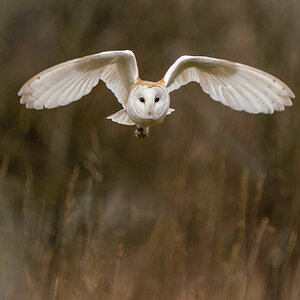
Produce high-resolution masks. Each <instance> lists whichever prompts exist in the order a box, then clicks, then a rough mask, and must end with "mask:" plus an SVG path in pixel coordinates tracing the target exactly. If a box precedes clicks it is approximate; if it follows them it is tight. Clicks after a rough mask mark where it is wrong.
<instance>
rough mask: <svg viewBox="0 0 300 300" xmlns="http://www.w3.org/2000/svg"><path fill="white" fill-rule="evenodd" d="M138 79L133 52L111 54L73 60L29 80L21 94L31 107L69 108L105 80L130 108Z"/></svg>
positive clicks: (121, 101)
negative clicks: (63, 106) (133, 86)
mask: <svg viewBox="0 0 300 300" xmlns="http://www.w3.org/2000/svg"><path fill="white" fill-rule="evenodd" d="M137 77H138V68H137V63H136V59H135V56H134V54H133V52H132V51H129V50H125V51H107V52H101V53H98V54H94V55H89V56H84V57H82V58H77V59H73V60H70V61H67V62H64V63H61V64H59V65H56V66H54V67H52V68H49V69H47V70H45V71H43V72H41V73H39V74H37V75H35V76H34V77H32V78H31V79H30V80H28V81H27V82H26V83H25V84H24V85H23V86H22V88H21V90H20V91H19V93H18V95H19V96H22V97H21V100H20V102H21V103H22V104H26V107H27V108H34V109H43V108H54V107H57V106H61V105H67V104H69V103H71V102H73V101H76V100H79V99H80V98H81V97H83V96H84V95H86V94H88V93H89V92H90V91H91V90H92V88H93V87H94V86H95V85H97V84H98V82H99V80H100V79H101V80H103V81H104V82H105V84H106V86H107V87H108V88H109V89H110V90H111V91H112V92H113V93H114V94H115V96H116V97H117V99H118V101H119V102H120V103H121V104H122V105H123V106H126V104H127V100H128V94H129V92H130V89H131V87H132V85H133V84H134V82H135V80H136V79H137Z"/></svg>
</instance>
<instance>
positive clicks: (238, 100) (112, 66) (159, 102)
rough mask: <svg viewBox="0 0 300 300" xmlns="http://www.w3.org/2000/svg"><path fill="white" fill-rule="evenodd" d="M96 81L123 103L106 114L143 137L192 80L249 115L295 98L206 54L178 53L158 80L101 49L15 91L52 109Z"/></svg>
mask: <svg viewBox="0 0 300 300" xmlns="http://www.w3.org/2000/svg"><path fill="white" fill-rule="evenodd" d="M100 79H101V80H103V81H104V82H105V84H106V86H107V87H108V88H109V89H110V90H111V91H112V92H113V93H114V95H115V96H116V98H117V99H118V101H119V102H120V104H121V105H122V107H123V108H122V109H121V110H120V111H118V112H116V113H114V114H113V115H111V116H109V117H107V118H108V119H111V120H112V121H114V122H116V123H119V124H123V125H135V126H136V130H135V134H136V136H137V137H140V138H144V137H146V136H148V135H149V128H150V127H151V126H154V125H158V124H160V123H162V122H163V121H164V119H165V117H166V116H167V115H169V114H171V113H172V112H173V111H174V109H172V108H170V96H169V93H170V92H172V91H174V90H176V89H178V88H179V87H180V86H182V85H185V84H187V83H189V82H192V81H196V82H198V83H199V84H200V86H201V87H202V89H203V91H204V92H205V93H207V94H209V95H210V97H211V98H212V99H214V100H216V101H220V102H221V103H223V104H225V105H227V106H229V107H231V108H233V109H235V110H239V111H242V110H244V111H246V112H249V113H254V114H256V113H266V114H267V113H269V114H271V113H273V112H274V111H276V110H277V111H281V110H284V107H285V106H291V105H292V101H291V98H294V97H295V95H294V93H293V92H292V90H291V89H290V88H289V87H288V86H287V85H286V84H284V83H283V82H282V81H280V80H279V79H277V78H276V77H274V76H272V75H270V74H267V73H265V72H263V71H260V70H258V69H255V68H253V67H250V66H247V65H243V64H240V63H236V62H231V61H227V60H223V59H217V58H210V57H206V56H187V55H184V56H181V57H180V58H178V59H177V60H176V61H175V63H174V64H173V65H172V66H171V67H170V68H169V69H168V70H167V72H166V74H165V75H164V77H163V78H162V79H161V80H160V81H157V82H151V81H144V80H141V79H140V78H139V74H138V67H137V63H136V59H135V56H134V54H133V52H132V51H129V50H124V51H107V52H101V53H98V54H94V55H89V56H84V57H82V58H78V59H73V60H70V61H67V62H64V63H61V64H58V65H56V66H54V67H52V68H49V69H47V70H45V71H43V72H41V73H39V74H37V75H35V76H34V77H32V78H31V79H30V80H29V81H27V82H26V83H25V84H24V85H23V86H22V88H21V89H20V91H19V93H18V95H19V96H21V100H20V103H22V104H26V108H34V109H44V108H54V107H57V106H62V105H67V104H69V103H71V102H73V101H76V100H79V99H80V98H82V97H83V96H84V95H86V94H88V93H90V91H91V90H92V88H93V87H94V86H95V85H97V84H98V82H99V80H100Z"/></svg>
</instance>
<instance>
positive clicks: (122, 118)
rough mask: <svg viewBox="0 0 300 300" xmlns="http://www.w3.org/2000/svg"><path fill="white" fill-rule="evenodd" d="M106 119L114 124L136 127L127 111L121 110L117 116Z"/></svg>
mask: <svg viewBox="0 0 300 300" xmlns="http://www.w3.org/2000/svg"><path fill="white" fill-rule="evenodd" d="M106 119H110V120H112V121H113V122H116V123H119V124H122V125H129V126H131V125H135V123H134V122H133V121H132V120H131V119H130V117H129V116H128V114H127V112H126V110H125V109H121V110H119V111H118V112H116V113H115V114H113V115H111V116H109V117H107V118H106Z"/></svg>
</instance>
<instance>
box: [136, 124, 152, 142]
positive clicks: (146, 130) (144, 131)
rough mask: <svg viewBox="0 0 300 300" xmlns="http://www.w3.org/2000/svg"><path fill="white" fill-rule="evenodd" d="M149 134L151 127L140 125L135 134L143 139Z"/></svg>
mask: <svg viewBox="0 0 300 300" xmlns="http://www.w3.org/2000/svg"><path fill="white" fill-rule="evenodd" d="M148 135H149V127H145V128H143V127H140V126H136V129H135V136H136V137H138V138H140V139H143V138H145V137H147V136H148Z"/></svg>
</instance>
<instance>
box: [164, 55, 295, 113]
mask: <svg viewBox="0 0 300 300" xmlns="http://www.w3.org/2000/svg"><path fill="white" fill-rule="evenodd" d="M164 81H165V83H166V87H167V90H168V91H169V92H171V91H173V90H176V89H178V88H179V87H180V86H182V85H185V84H187V83H189V82H191V81H195V82H198V83H199V84H200V85H201V87H202V89H203V91H204V92H205V93H207V94H209V95H210V96H211V98H212V99H214V100H216V101H220V102H221V103H223V104H224V105H227V106H229V107H231V108H233V109H235V110H239V111H241V110H244V111H247V112H249V113H273V112H274V111H276V110H277V111H281V110H284V107H285V106H291V105H292V101H291V98H294V97H295V95H294V93H293V92H292V90H291V89H290V88H289V87H288V86H287V85H286V84H285V83H283V82H282V81H280V80H279V79H278V78H276V77H274V76H272V75H270V74H268V73H265V72H263V71H260V70H258V69H255V68H253V67H250V66H247V65H243V64H239V63H234V62H230V61H226V60H221V59H215V58H209V57H204V56H182V57H180V58H179V59H178V60H177V61H176V62H175V63H174V64H173V65H172V66H171V67H170V68H169V70H168V71H167V73H166V74H165V76H164Z"/></svg>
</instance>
